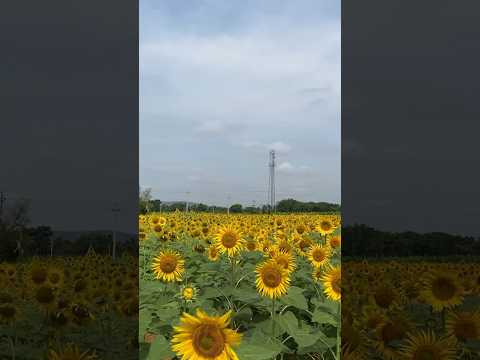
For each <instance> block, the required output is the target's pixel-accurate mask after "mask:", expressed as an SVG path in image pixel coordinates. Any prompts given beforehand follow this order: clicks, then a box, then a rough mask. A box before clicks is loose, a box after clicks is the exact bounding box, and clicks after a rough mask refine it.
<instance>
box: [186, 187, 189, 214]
mask: <svg viewBox="0 0 480 360" xmlns="http://www.w3.org/2000/svg"><path fill="white" fill-rule="evenodd" d="M186 194H187V201H186V203H185V212H188V202H189V195H190V191H187V192H186Z"/></svg>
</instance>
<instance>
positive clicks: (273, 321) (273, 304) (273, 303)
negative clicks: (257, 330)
mask: <svg viewBox="0 0 480 360" xmlns="http://www.w3.org/2000/svg"><path fill="white" fill-rule="evenodd" d="M272 338H274V339H275V298H272Z"/></svg>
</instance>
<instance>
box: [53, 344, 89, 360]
mask: <svg viewBox="0 0 480 360" xmlns="http://www.w3.org/2000/svg"><path fill="white" fill-rule="evenodd" d="M47 359H48V360H66V359H68V360H93V359H97V356H96V355H95V352H93V353H90V351H88V350H87V351H84V352H83V353H82V352H80V349H79V348H78V346H77V345H74V344H67V345H66V346H64V347H63V349H59V350H50V351H49V352H48V357H47Z"/></svg>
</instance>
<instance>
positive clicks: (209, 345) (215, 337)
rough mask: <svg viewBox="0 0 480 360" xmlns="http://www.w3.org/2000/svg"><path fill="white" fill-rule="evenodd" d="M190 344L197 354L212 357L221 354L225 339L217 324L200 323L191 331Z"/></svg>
mask: <svg viewBox="0 0 480 360" xmlns="http://www.w3.org/2000/svg"><path fill="white" fill-rule="evenodd" d="M192 344H193V347H194V348H195V351H196V352H197V353H198V354H199V355H201V356H204V357H212V358H214V357H216V356H219V355H221V354H222V352H223V350H224V347H225V340H224V338H223V335H222V332H221V331H220V329H219V328H218V327H217V326H215V325H202V326H200V327H198V328H197V329H196V330H195V332H194V333H193V342H192Z"/></svg>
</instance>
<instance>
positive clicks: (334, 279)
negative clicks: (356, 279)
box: [321, 265, 342, 301]
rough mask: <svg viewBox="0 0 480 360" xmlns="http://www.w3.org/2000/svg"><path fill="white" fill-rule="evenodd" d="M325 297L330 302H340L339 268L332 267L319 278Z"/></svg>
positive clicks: (340, 274) (340, 277)
mask: <svg viewBox="0 0 480 360" xmlns="http://www.w3.org/2000/svg"><path fill="white" fill-rule="evenodd" d="M321 280H322V283H323V286H324V290H323V291H324V293H325V295H326V296H327V297H328V298H329V299H332V300H335V301H340V299H341V298H342V286H341V281H342V269H341V268H340V266H338V265H337V266H332V265H330V266H329V268H328V269H327V270H326V271H325V274H324V275H323V276H322V278H321Z"/></svg>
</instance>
